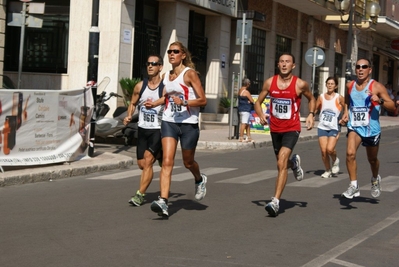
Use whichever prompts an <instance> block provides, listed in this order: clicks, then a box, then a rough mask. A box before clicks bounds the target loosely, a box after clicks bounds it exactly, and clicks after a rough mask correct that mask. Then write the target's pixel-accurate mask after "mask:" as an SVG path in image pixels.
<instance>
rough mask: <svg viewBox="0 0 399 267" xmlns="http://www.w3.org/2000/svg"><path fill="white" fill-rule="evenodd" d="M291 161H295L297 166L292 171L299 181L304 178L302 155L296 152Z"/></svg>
mask: <svg viewBox="0 0 399 267" xmlns="http://www.w3.org/2000/svg"><path fill="white" fill-rule="evenodd" d="M291 161H292V162H293V163H294V166H296V167H295V168H294V169H292V171H293V172H294V177H295V179H297V180H298V181H302V180H303V170H302V168H301V157H300V156H299V155H297V154H294V155H293V156H292V158H291Z"/></svg>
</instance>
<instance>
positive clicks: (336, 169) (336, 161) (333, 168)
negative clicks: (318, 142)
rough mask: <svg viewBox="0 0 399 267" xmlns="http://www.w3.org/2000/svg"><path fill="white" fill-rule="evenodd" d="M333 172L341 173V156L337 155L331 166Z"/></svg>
mask: <svg viewBox="0 0 399 267" xmlns="http://www.w3.org/2000/svg"><path fill="white" fill-rule="evenodd" d="M331 172H332V174H338V173H339V158H338V157H337V158H336V159H335V161H334V164H333V166H332V168H331Z"/></svg>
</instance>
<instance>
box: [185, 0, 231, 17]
mask: <svg viewBox="0 0 399 267" xmlns="http://www.w3.org/2000/svg"><path fill="white" fill-rule="evenodd" d="M181 1H182V2H187V3H189V4H192V5H195V6H200V7H203V8H206V9H210V10H212V11H216V12H219V13H222V14H225V15H228V16H231V17H237V1H238V0H181Z"/></svg>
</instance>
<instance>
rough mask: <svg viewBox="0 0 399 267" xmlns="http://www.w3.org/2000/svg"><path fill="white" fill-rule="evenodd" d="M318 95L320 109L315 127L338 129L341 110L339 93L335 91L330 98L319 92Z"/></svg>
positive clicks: (327, 129)
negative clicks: (317, 123)
mask: <svg viewBox="0 0 399 267" xmlns="http://www.w3.org/2000/svg"><path fill="white" fill-rule="evenodd" d="M320 97H321V110H320V115H319V125H318V126H317V127H318V128H320V129H322V130H326V131H329V130H338V119H339V114H340V113H341V110H342V106H341V105H340V104H339V94H337V93H336V94H335V95H334V97H333V98H332V99H330V100H327V99H326V98H325V95H324V94H321V95H320Z"/></svg>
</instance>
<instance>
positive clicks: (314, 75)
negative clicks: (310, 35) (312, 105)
mask: <svg viewBox="0 0 399 267" xmlns="http://www.w3.org/2000/svg"><path fill="white" fill-rule="evenodd" d="M316 55H317V48H313V63H312V95H313V96H314V83H315V79H316Z"/></svg>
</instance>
